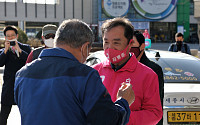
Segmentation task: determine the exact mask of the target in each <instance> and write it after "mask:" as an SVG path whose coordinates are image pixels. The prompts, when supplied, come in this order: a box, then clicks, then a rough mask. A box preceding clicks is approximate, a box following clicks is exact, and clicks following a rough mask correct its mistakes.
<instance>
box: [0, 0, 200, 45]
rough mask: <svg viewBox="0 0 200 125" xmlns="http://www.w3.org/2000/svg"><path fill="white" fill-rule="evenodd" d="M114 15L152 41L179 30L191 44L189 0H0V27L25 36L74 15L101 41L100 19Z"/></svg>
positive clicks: (169, 37) (191, 7)
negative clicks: (13, 27)
mask: <svg viewBox="0 0 200 125" xmlns="http://www.w3.org/2000/svg"><path fill="white" fill-rule="evenodd" d="M1 1H2V2H1ZM118 16H121V17H126V18H129V20H130V21H131V22H132V24H133V25H134V27H135V29H137V30H140V31H141V32H143V31H144V30H145V29H147V30H148V32H149V34H150V36H151V39H152V42H171V41H173V40H174V35H175V33H176V32H177V31H179V32H183V33H184V38H185V40H186V41H188V42H191V43H192V42H195V40H193V41H191V37H192V36H195V37H196V34H197V31H198V20H197V19H196V18H194V2H193V0H167V1H166V0H148V1H147V0H0V30H2V29H3V27H5V26H6V25H16V26H18V27H20V28H21V29H23V30H24V31H25V32H26V34H27V35H28V36H29V37H31V36H32V37H34V36H35V35H36V34H37V33H38V32H39V31H41V28H42V27H43V26H44V25H45V24H48V23H52V24H56V25H59V24H60V23H61V22H62V21H63V20H65V19H73V18H76V19H81V20H83V21H84V22H86V23H87V24H89V25H90V26H91V28H92V29H93V31H94V33H95V38H96V39H95V41H96V42H101V41H102V40H101V32H100V27H101V25H102V23H103V21H104V20H106V19H110V18H114V17H118ZM192 38H193V37H192Z"/></svg>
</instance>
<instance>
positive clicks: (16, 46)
mask: <svg viewBox="0 0 200 125" xmlns="http://www.w3.org/2000/svg"><path fill="white" fill-rule="evenodd" d="M14 48H15V50H17V52H19V53H21V52H22V50H21V48H20V47H19V44H18V42H17V41H15V46H14Z"/></svg>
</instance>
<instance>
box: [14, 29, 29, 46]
mask: <svg viewBox="0 0 200 125" xmlns="http://www.w3.org/2000/svg"><path fill="white" fill-rule="evenodd" d="M17 29H18V39H17V40H18V41H19V42H21V43H27V41H28V36H27V35H26V33H24V31H23V30H21V29H20V28H19V27H18V28H17Z"/></svg>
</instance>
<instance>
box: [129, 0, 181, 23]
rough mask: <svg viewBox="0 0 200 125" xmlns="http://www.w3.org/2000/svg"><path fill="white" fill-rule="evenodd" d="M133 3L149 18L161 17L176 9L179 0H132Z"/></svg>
mask: <svg viewBox="0 0 200 125" xmlns="http://www.w3.org/2000/svg"><path fill="white" fill-rule="evenodd" d="M132 3H133V6H134V7H135V9H136V10H137V12H138V13H140V14H141V15H142V16H144V17H146V18H149V19H161V18H164V17H166V16H168V15H169V14H170V13H171V12H172V11H173V10H174V8H175V7H176V3H177V0H132Z"/></svg>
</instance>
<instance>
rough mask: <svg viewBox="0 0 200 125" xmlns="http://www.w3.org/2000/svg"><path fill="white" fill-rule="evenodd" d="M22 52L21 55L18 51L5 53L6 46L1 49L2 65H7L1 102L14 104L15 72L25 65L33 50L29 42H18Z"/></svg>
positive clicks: (0, 59) (0, 61) (0, 58)
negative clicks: (18, 54)
mask: <svg viewBox="0 0 200 125" xmlns="http://www.w3.org/2000/svg"><path fill="white" fill-rule="evenodd" d="M18 45H19V47H20V48H21V50H22V52H21V54H20V56H19V57H17V54H16V53H13V52H12V51H11V50H8V51H7V53H6V54H5V53H4V50H5V48H3V49H1V50H0V67H3V66H5V68H4V75H3V82H4V83H3V88H2V94H1V104H4V105H13V104H15V103H14V83H15V73H16V72H17V71H18V70H19V69H20V68H21V67H22V66H24V65H25V63H26V59H27V57H28V55H29V53H30V52H31V48H30V46H29V45H27V44H22V43H20V42H18Z"/></svg>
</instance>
